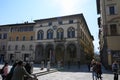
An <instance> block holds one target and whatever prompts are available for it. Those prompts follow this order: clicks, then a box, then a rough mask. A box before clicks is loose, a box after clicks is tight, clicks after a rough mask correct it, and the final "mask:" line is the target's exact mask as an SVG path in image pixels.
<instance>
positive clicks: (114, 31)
mask: <svg viewBox="0 0 120 80" xmlns="http://www.w3.org/2000/svg"><path fill="white" fill-rule="evenodd" d="M110 33H111V35H117V25H116V24H111V25H110Z"/></svg>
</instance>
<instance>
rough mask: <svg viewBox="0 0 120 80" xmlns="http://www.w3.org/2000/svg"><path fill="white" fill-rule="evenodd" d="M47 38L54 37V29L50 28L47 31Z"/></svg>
mask: <svg viewBox="0 0 120 80" xmlns="http://www.w3.org/2000/svg"><path fill="white" fill-rule="evenodd" d="M47 39H53V30H51V29H49V30H48V31H47Z"/></svg>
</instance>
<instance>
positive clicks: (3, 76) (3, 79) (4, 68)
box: [1, 63, 8, 80]
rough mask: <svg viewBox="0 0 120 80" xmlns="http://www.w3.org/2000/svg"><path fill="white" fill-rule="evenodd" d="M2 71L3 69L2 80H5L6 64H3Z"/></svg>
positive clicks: (6, 73)
mask: <svg viewBox="0 0 120 80" xmlns="http://www.w3.org/2000/svg"><path fill="white" fill-rule="evenodd" d="M2 69H3V73H2V74H1V76H2V80H5V79H6V77H7V75H8V63H5V65H4V66H3V68H2Z"/></svg>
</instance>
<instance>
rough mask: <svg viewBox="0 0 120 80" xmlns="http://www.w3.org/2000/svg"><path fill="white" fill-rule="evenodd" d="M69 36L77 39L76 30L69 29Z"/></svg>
mask: <svg viewBox="0 0 120 80" xmlns="http://www.w3.org/2000/svg"><path fill="white" fill-rule="evenodd" d="M67 35H68V38H74V37H75V29H74V28H73V27H70V28H68V31H67Z"/></svg>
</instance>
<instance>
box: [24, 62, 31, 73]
mask: <svg viewBox="0 0 120 80" xmlns="http://www.w3.org/2000/svg"><path fill="white" fill-rule="evenodd" d="M25 69H26V71H27V72H28V73H29V74H32V72H31V65H30V63H29V62H27V63H26V64H25Z"/></svg>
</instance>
